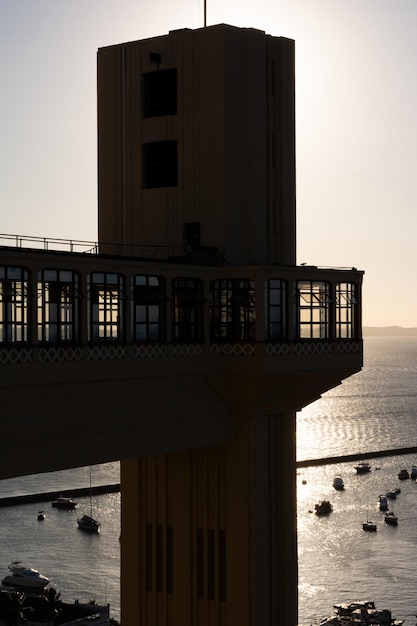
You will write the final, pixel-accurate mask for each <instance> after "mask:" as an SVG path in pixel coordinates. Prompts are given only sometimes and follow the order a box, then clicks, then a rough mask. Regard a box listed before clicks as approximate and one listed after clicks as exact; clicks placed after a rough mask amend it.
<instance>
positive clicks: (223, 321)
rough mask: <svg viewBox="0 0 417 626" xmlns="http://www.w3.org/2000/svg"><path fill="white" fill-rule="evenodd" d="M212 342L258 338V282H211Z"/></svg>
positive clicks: (230, 280) (231, 280)
mask: <svg viewBox="0 0 417 626" xmlns="http://www.w3.org/2000/svg"><path fill="white" fill-rule="evenodd" d="M210 313H211V316H210V339H211V341H253V340H254V339H255V285H254V282H253V281H251V280H248V279H246V278H243V279H229V280H226V279H225V280H214V281H213V282H212V283H211V306H210Z"/></svg>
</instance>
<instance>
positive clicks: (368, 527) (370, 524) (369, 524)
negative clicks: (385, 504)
mask: <svg viewBox="0 0 417 626" xmlns="http://www.w3.org/2000/svg"><path fill="white" fill-rule="evenodd" d="M362 528H363V530H366V531H367V532H371V533H372V532H375V531H376V529H377V526H376V524H374V522H371V521H369V520H366V522H364V523H363V524H362Z"/></svg>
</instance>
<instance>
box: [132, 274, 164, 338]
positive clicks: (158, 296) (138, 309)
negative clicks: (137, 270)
mask: <svg viewBox="0 0 417 626" xmlns="http://www.w3.org/2000/svg"><path fill="white" fill-rule="evenodd" d="M132 282H133V285H132V287H133V294H132V295H133V298H132V299H133V336H134V339H135V341H161V340H162V338H163V330H164V319H165V305H166V300H167V298H166V296H165V283H164V280H163V279H162V278H160V277H158V276H142V275H138V276H135V277H134V278H133V279H132Z"/></svg>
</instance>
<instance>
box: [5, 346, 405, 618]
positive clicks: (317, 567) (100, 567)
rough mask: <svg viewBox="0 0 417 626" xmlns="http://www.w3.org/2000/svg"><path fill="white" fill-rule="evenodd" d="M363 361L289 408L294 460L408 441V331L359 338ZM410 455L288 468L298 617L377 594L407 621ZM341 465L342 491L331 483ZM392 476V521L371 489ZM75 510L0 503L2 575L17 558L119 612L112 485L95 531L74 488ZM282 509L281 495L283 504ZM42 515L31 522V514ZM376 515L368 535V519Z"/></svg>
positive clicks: (103, 469)
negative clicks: (293, 489)
mask: <svg viewBox="0 0 417 626" xmlns="http://www.w3.org/2000/svg"><path fill="white" fill-rule="evenodd" d="M364 353H365V358H364V368H363V370H362V371H361V372H360V373H358V374H355V375H354V376H352V377H350V378H349V379H347V380H346V381H344V382H343V384H342V385H340V386H339V387H337V388H335V389H333V390H332V391H330V392H328V393H326V394H324V396H323V397H322V398H321V399H320V400H318V401H317V402H315V403H314V404H311V405H310V406H309V407H306V408H305V409H303V411H301V412H300V413H299V414H298V415H297V460H299V461H301V460H306V459H320V458H323V457H326V456H336V455H343V454H354V453H360V452H374V451H380V450H387V449H391V448H398V449H400V448H402V447H409V446H416V445H417V420H416V414H417V387H416V372H417V337H410V338H393V337H388V338H379V337H372V338H366V339H365V342H364ZM413 464H417V455H416V458H414V456H413V455H401V454H400V455H398V456H393V457H382V458H376V459H371V466H372V470H371V472H370V473H369V474H366V475H363V476H358V475H357V474H356V472H355V469H354V463H353V462H351V463H341V464H337V465H323V466H318V467H303V468H300V469H299V470H298V471H297V494H298V496H297V497H298V520H297V522H298V553H299V563H298V565H299V621H300V623H302V624H312V623H318V622H319V620H320V619H321V618H323V617H325V616H327V615H329V614H330V613H331V612H332V606H333V604H334V603H336V602H344V601H352V600H355V599H364V598H365V599H371V600H374V601H375V603H376V605H377V607H379V608H388V609H391V610H392V612H393V615H394V616H395V617H397V618H400V619H404V620H405V624H406V626H414V624H415V622H416V617H415V615H416V613H417V568H416V567H415V557H416V553H417V484H416V483H415V481H411V480H407V481H399V479H398V472H399V471H400V469H402V468H403V467H406V468H407V469H408V470H409V471H410V469H411V466H412V465H413ZM336 474H340V475H341V476H342V477H343V479H344V482H345V490H344V491H342V492H338V491H336V490H335V489H334V488H333V486H332V482H333V478H334V476H335V475H336ZM119 479H120V474H119V464H118V463H108V464H104V465H99V466H93V467H92V482H93V484H94V485H99V484H113V483H116V482H119ZM88 485H89V468H78V469H74V470H67V471H62V472H53V473H50V474H42V475H35V476H28V477H23V478H14V479H8V480H3V481H0V497H4V496H8V495H20V494H23V493H38V492H42V491H52V490H55V491H57V490H60V489H63V490H64V489H72V488H76V487H88ZM397 486H399V487H400V488H401V493H400V494H399V496H398V497H397V500H396V501H395V503H394V505H393V506H394V509H395V513H396V514H397V515H398V519H399V522H398V526H397V527H390V526H387V525H385V524H384V521H383V515H382V513H381V512H380V511H379V508H378V495H379V494H380V493H385V492H386V491H387V490H389V489H392V488H393V487H397ZM321 499H329V500H330V501H331V502H332V504H333V511H332V512H331V514H330V515H329V516H327V517H320V518H319V517H317V516H316V515H315V514H314V513H313V511H314V504H315V503H316V502H318V501H319V500H321ZM78 501H79V506H78V510H75V511H60V510H57V509H54V508H52V507H51V506H50V503H40V504H25V505H18V506H12V507H4V508H0V576H3V574H4V575H5V574H6V573H7V566H8V564H9V563H10V562H11V561H14V560H21V561H22V562H24V563H27V564H28V565H31V566H32V567H36V568H37V569H39V570H40V571H41V572H42V573H44V574H45V575H47V576H49V577H50V578H52V584H53V585H54V586H55V587H56V588H57V589H58V590H59V591H60V592H61V596H62V599H63V600H65V601H67V602H72V601H74V600H75V599H76V598H77V599H79V600H80V601H82V602H88V601H89V600H95V601H96V602H98V603H109V604H110V610H111V616H112V617H114V618H115V619H120V542H119V537H120V494H118V493H116V494H114V493H113V494H107V495H99V496H93V513H94V517H96V518H97V519H99V521H100V522H101V532H100V534H99V535H95V534H89V533H85V532H83V531H80V530H79V529H78V527H77V517H78V516H79V515H80V514H82V513H83V512H84V509H85V511H86V512H87V513H88V510H89V499H88V498H78ZM283 507H284V509H285V503H283ZM39 509H45V513H46V517H45V520H44V521H42V522H38V521H37V512H38V510H39ZM367 518H369V519H372V521H374V522H376V523H377V526H378V530H377V532H376V533H366V532H364V531H363V530H362V523H363V522H364V521H366V519H367Z"/></svg>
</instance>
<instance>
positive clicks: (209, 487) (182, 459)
mask: <svg viewBox="0 0 417 626" xmlns="http://www.w3.org/2000/svg"><path fill="white" fill-rule="evenodd" d="M236 419H237V420H238V422H239V434H238V436H237V438H236V439H235V440H234V441H232V442H230V443H227V444H225V445H221V446H212V447H209V448H198V449H194V450H186V451H183V452H178V453H173V454H160V455H157V456H153V457H146V458H143V459H138V460H137V461H134V462H130V461H129V462H128V463H127V464H126V469H127V470H128V471H125V469H122V527H123V536H122V563H124V564H127V562H128V563H129V568H128V569H129V571H130V574H129V578H126V579H124V578H122V620H123V622H128V623H136V624H138V626H142V625H143V626H165V625H166V624H168V623H169V624H171V625H172V626H236V625H237V624H239V626H277V625H278V624H279V626H296V624H297V545H296V543H297V542H296V493H295V488H296V480H295V415H294V414H280V415H269V416H268V415H256V416H239V417H237V418H236ZM124 464H125V462H123V463H122V467H123V466H124ZM133 566H134V567H135V568H136V573H135V574H134V575H132V569H131V568H132V567H133ZM122 569H123V568H122Z"/></svg>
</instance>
